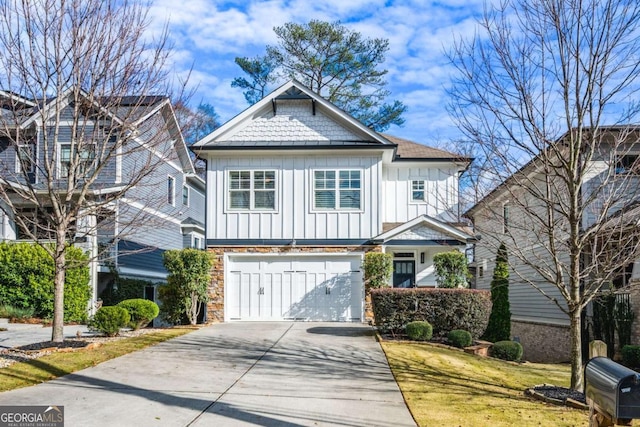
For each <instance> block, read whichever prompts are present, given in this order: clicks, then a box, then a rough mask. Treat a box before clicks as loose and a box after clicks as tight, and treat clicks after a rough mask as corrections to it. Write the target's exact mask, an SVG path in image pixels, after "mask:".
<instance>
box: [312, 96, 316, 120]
mask: <svg viewBox="0 0 640 427" xmlns="http://www.w3.org/2000/svg"><path fill="white" fill-rule="evenodd" d="M311 111H312V113H313V115H314V116H315V115H316V100H315V99H313V98H312V99H311Z"/></svg>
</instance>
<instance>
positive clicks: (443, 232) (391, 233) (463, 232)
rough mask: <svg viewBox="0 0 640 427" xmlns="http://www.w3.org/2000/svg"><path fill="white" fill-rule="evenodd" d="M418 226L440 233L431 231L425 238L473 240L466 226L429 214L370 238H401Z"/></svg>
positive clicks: (375, 239) (385, 239) (465, 241)
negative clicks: (448, 222) (446, 221)
mask: <svg viewBox="0 0 640 427" xmlns="http://www.w3.org/2000/svg"><path fill="white" fill-rule="evenodd" d="M420 228H426V229H429V230H432V231H435V232H436V233H439V234H440V236H438V235H437V234H435V235H434V234H433V233H430V235H429V236H425V239H427V240H442V239H443V238H444V237H446V238H448V239H453V240H457V241H459V242H461V243H467V242H469V241H473V240H475V238H474V237H473V235H472V234H470V233H469V232H468V231H469V229H468V227H464V228H462V227H459V226H458V225H457V224H456V225H453V224H447V223H445V222H442V221H440V220H437V219H435V218H433V217H430V216H429V215H420V216H418V217H416V218H414V219H412V220H411V221H408V222H405V223H402V224H400V225H397V226H396V227H393V228H391V229H389V230H387V231H384V232H383V233H382V234H379V235H378V236H376V237H374V238H373V239H372V240H374V241H382V242H383V243H385V242H388V241H390V240H392V239H394V238H399V237H400V238H401V237H402V235H403V234H405V233H407V232H409V231H411V230H417V229H420ZM419 234H424V233H419ZM416 240H417V239H416Z"/></svg>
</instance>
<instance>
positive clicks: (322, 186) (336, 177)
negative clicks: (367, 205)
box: [313, 170, 362, 210]
mask: <svg viewBox="0 0 640 427" xmlns="http://www.w3.org/2000/svg"><path fill="white" fill-rule="evenodd" d="M361 194H362V188H361V171H359V170H316V171H313V207H314V209H345V210H359V209H360V199H361Z"/></svg>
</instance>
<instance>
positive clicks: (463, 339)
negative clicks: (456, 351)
mask: <svg viewBox="0 0 640 427" xmlns="http://www.w3.org/2000/svg"><path fill="white" fill-rule="evenodd" d="M447 340H449V343H450V344H451V345H452V346H454V347H458V348H463V347H469V346H470V345H471V343H473V338H472V337H471V334H470V333H469V332H468V331H464V330H462V329H455V330H453V331H451V332H449V334H448V335H447Z"/></svg>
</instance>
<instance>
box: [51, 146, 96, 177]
mask: <svg viewBox="0 0 640 427" xmlns="http://www.w3.org/2000/svg"><path fill="white" fill-rule="evenodd" d="M77 150H78V146H77V145H76V146H75V150H73V152H72V150H71V144H61V145H60V178H66V177H68V176H69V172H70V171H71V167H72V166H73V164H74V163H76V166H77V168H76V176H83V175H84V174H85V173H87V171H89V170H90V169H91V165H93V161H94V160H95V157H96V147H95V144H87V143H84V144H82V148H81V149H80V152H79V153H78V152H77ZM76 154H77V158H76Z"/></svg>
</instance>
